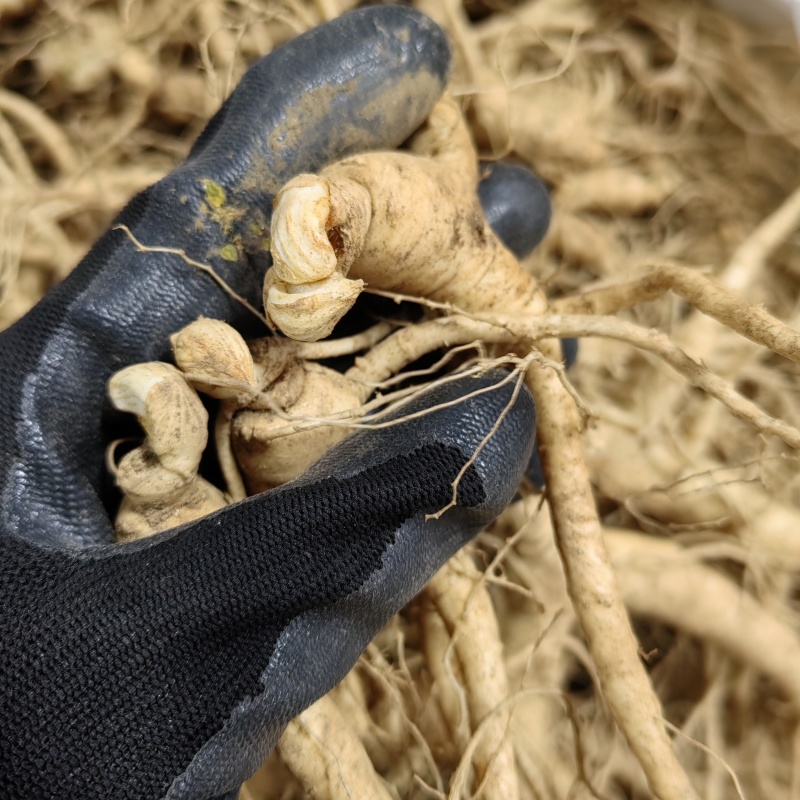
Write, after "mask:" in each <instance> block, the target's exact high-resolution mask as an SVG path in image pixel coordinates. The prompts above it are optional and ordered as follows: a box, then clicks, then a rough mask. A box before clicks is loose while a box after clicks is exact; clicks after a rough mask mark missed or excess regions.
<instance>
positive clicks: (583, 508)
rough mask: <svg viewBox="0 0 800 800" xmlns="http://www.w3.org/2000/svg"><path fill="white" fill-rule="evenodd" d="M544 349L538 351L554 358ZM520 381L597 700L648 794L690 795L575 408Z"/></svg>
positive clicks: (545, 382)
mask: <svg viewBox="0 0 800 800" xmlns="http://www.w3.org/2000/svg"><path fill="white" fill-rule="evenodd" d="M550 350H551V352H550V353H547V351H545V354H546V355H548V354H549V355H551V356H555V357H557V354H556V353H555V352H553V351H554V350H555V348H554V347H552V346H551V347H550ZM527 379H528V385H529V387H530V389H531V391H532V392H533V395H534V397H535V398H536V408H537V435H538V439H539V452H540V454H541V458H542V466H543V468H544V473H545V478H546V481H547V496H548V499H549V501H550V508H551V513H552V515H553V522H554V527H555V532H556V542H557V545H558V550H559V553H560V554H561V559H562V562H563V564H564V573H565V575H566V581H567V591H568V593H569V596H570V599H571V600H572V605H573V608H574V609H575V613H576V614H577V616H578V619H579V620H580V623H581V628H582V629H583V632H584V634H585V636H586V640H587V643H588V646H589V652H590V653H591V655H592V660H593V662H594V664H595V667H596V670H597V679H598V681H599V684H600V688H601V691H602V692H603V696H604V697H605V698H606V700H607V702H608V704H609V707H610V708H611V710H612V713H613V714H614V716H615V718H616V720H617V723H618V724H619V726H620V729H621V730H622V732H623V733H624V734H625V738H626V739H627V740H628V745H629V746H630V748H631V750H632V751H633V752H634V754H635V755H636V757H637V758H638V760H639V762H640V763H641V765H642V768H643V769H644V771H645V774H646V775H647V780H648V783H649V784H650V787H651V788H652V790H653V792H654V793H655V794H656V795H657V796H658V797H659V798H662V800H673V799H674V800H688V799H689V798H696V797H697V794H696V793H695V791H694V789H693V788H692V786H691V784H690V783H689V780H688V778H687V776H686V773H685V772H684V771H683V768H682V767H681V765H680V764H679V763H678V761H677V759H676V758H675V753H674V751H673V749H672V743H671V741H670V739H669V737H668V736H667V731H666V728H665V726H664V722H663V718H662V711H661V706H660V703H659V701H658V698H657V697H656V695H655V693H654V692H653V688H652V686H651V685H650V680H649V678H648V676H647V673H646V671H645V669H644V666H643V665H642V662H641V660H640V658H639V653H638V642H637V640H636V637H635V635H634V633H633V630H632V629H631V626H630V621H629V620H628V616H627V613H626V611H625V607H624V605H623V603H622V598H621V596H620V593H619V589H618V587H617V584H616V579H615V577H614V571H613V569H612V567H611V562H610V559H609V556H608V553H607V551H606V548H605V545H604V543H603V534H602V530H601V528H600V521H599V519H598V516H597V510H596V508H595V504H594V496H593V495H592V490H591V483H590V480H589V472H588V469H587V467H586V461H585V458H584V455H583V445H582V443H581V438H580V430H581V423H580V418H579V416H578V410H577V408H576V407H575V404H574V403H573V401H572V398H571V397H570V396H569V395H568V394H567V393H566V391H565V390H564V388H563V386H562V385H561V383H560V382H559V380H558V378H557V377H556V376H555V375H554V374H553V373H552V372H548V371H547V370H543V369H535V368H534V369H532V370H530V371H529V372H528V378H527Z"/></svg>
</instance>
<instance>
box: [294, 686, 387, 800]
mask: <svg viewBox="0 0 800 800" xmlns="http://www.w3.org/2000/svg"><path fill="white" fill-rule="evenodd" d="M278 752H279V753H280V756H281V758H282V759H283V762H284V764H286V766H287V767H288V768H289V769H290V770H291V772H292V773H293V774H294V776H295V777H296V778H297V779H298V780H299V781H300V783H301V784H302V786H303V788H304V789H305V791H306V792H307V793H308V795H309V796H310V797H313V798H319V800H353V798H356V797H363V798H367V797H369V798H375V799H376V800H392V796H391V794H389V792H388V791H387V790H386V787H385V786H384V785H383V783H382V782H381V780H380V778H379V777H378V776H377V774H376V773H375V770H374V768H373V766H372V762H371V761H370V759H369V756H368V755H367V753H366V751H365V750H364V746H363V745H362V744H361V742H360V741H359V739H358V737H357V736H356V735H355V734H354V733H353V732H352V730H351V729H350V727H349V726H348V725H347V723H346V722H345V720H344V718H343V717H342V715H341V713H340V712H339V710H338V708H337V707H336V704H335V703H334V702H333V700H331V699H330V697H327V696H326V697H323V698H322V699H320V700H318V701H317V702H316V703H315V704H314V705H313V706H311V707H310V708H308V709H306V710H305V711H304V712H303V713H302V714H300V716H299V717H297V718H296V719H294V720H293V721H292V722H290V723H289V725H287V727H286V730H285V731H284V734H283V736H282V737H281V740H280V742H279V743H278Z"/></svg>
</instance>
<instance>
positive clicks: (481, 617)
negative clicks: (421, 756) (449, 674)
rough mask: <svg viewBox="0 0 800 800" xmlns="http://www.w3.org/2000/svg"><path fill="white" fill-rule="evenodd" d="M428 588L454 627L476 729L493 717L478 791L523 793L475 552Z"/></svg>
mask: <svg viewBox="0 0 800 800" xmlns="http://www.w3.org/2000/svg"><path fill="white" fill-rule="evenodd" d="M425 594H426V596H427V597H429V598H430V600H431V601H432V603H433V605H434V606H435V608H436V610H437V611H438V613H439V615H440V616H441V617H442V619H443V620H444V622H445V625H446V626H447V629H448V631H449V633H450V636H451V641H452V647H453V650H454V651H455V654H456V656H457V657H458V662H459V665H460V667H461V674H462V676H463V679H464V689H465V695H466V701H467V711H468V713H469V722H470V725H471V728H472V730H473V731H474V730H475V728H477V726H478V725H480V724H481V723H482V722H484V720H487V721H486V726H488V728H487V729H485V731H484V733H483V736H482V737H481V739H480V742H479V744H478V745H477V747H476V749H475V752H474V756H473V763H474V766H475V778H476V782H475V787H474V791H475V792H478V790H479V788H480V790H481V791H482V796H483V797H485V798H487V800H512V799H513V798H518V797H519V785H518V782H517V769H516V765H515V762H514V748H513V740H512V737H511V730H510V727H509V726H510V714H511V712H510V709H506V710H505V711H503V712H501V713H492V712H493V711H494V710H495V709H496V708H497V707H498V706H500V705H501V704H502V703H503V702H504V701H505V700H506V699H507V698H508V678H507V677H506V671H505V664H504V663H503V645H502V643H501V641H500V633H499V627H498V623H497V617H496V616H495V612H494V607H493V605H492V601H491V598H490V596H489V592H488V588H487V586H486V584H485V583H484V582H483V581H482V575H481V573H480V572H479V571H478V569H477V568H476V567H475V565H474V564H473V563H472V561H471V558H470V556H469V554H468V553H467V552H465V551H464V550H462V551H461V552H459V553H457V554H456V555H455V556H453V558H451V559H450V561H448V563H447V564H445V566H444V567H442V569H441V570H439V572H438V573H436V575H434V577H433V578H432V579H431V581H430V583H429V584H428V586H427V588H426V589H425ZM445 679H447V678H445ZM490 714H491V717H490V718H489V719H487V717H489V715H490Z"/></svg>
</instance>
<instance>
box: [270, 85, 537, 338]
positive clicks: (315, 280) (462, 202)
mask: <svg viewBox="0 0 800 800" xmlns="http://www.w3.org/2000/svg"><path fill="white" fill-rule="evenodd" d="M413 149H414V150H415V153H414V154H409V153H374V154H366V155H361V156H355V157H353V158H349V159H345V160H344V161H340V162H338V163H336V164H334V165H332V166H330V167H328V168H327V169H325V170H324V171H323V173H322V175H321V176H320V177H318V178H315V177H314V176H309V175H302V176H299V177H298V178H296V179H294V180H293V181H291V182H290V183H288V184H287V185H286V186H285V187H284V189H283V190H282V192H281V194H280V195H279V197H278V199H277V201H276V207H275V213H274V216H273V239H272V252H273V258H274V259H275V261H276V264H277V266H276V267H273V269H272V270H271V272H270V275H268V279H267V282H266V284H265V296H264V302H265V307H266V309H267V313H268V316H270V318H271V319H272V320H273V321H274V322H275V323H276V324H278V325H279V326H281V325H283V326H284V327H283V328H282V329H283V330H284V331H285V332H286V333H288V334H289V335H292V336H294V337H295V338H298V339H300V340H302V341H313V340H314V339H316V338H322V337H324V336H325V335H327V334H328V333H329V332H330V330H331V329H332V326H333V324H335V321H336V320H338V319H339V318H340V317H341V315H342V314H343V313H344V312H345V311H346V310H347V309H348V308H349V307H350V305H351V304H352V301H353V300H354V299H355V296H353V297H352V299H350V295H349V294H347V292H346V291H345V289H344V288H343V285H342V283H341V279H343V278H344V277H345V276H348V277H347V280H348V281H363V282H364V283H366V284H367V285H369V286H375V287H379V288H381V289H384V290H390V291H402V292H405V293H408V294H415V295H421V296H424V297H428V298H431V299H433V300H437V299H441V300H447V301H448V302H450V303H453V304H454V305H457V306H458V307H460V308H463V309H465V310H467V311H477V310H481V309H485V308H487V307H493V306H501V307H504V308H506V309H508V308H509V306H512V307H514V308H519V309H520V310H523V309H524V310H526V311H527V312H531V313H541V312H542V311H544V308H545V302H544V296H543V295H542V294H541V292H540V290H539V288H538V286H537V284H536V281H535V280H534V279H533V278H532V277H531V276H529V275H527V274H526V273H525V272H523V271H522V270H521V269H519V265H518V264H517V261H516V259H515V258H514V257H513V255H512V254H511V253H510V252H509V251H508V250H506V249H505V247H503V245H502V244H501V243H500V241H499V239H498V238H497V237H496V236H495V234H494V233H493V232H492V230H491V228H490V227H489V225H488V224H487V222H486V220H485V218H484V216H483V212H482V210H481V207H480V203H479V202H478V199H477V195H476V193H475V186H476V184H477V166H476V163H477V162H476V156H475V151H474V148H473V146H472V144H471V142H470V139H469V134H468V131H467V129H466V125H465V124H464V122H463V119H462V118H461V115H460V112H459V110H458V108H457V107H456V106H455V104H454V102H453V101H452V100H450V99H449V98H445V99H443V100H442V101H441V102H440V104H439V105H438V106H437V107H436V109H434V112H433V113H432V115H431V119H430V120H429V122H428V126H427V128H426V129H425V130H423V132H422V133H420V134H419V135H418V137H417V139H416V142H415V143H414V145H413ZM325 212H327V214H326V213H325ZM348 226H349V227H348ZM351 229H355V230H357V234H354V233H353V232H352V230H351ZM334 279H335V282H334V283H331V284H329V283H327V282H329V281H332V280H334ZM356 288H357V290H358V291H360V290H361V286H360V285H359V286H357V287H356V286H355V285H354V287H353V291H354V292H355V291H356ZM331 294H332V296H333V301H332V303H331V304H330V306H329V308H330V315H331V317H333V318H334V319H332V320H325V319H324V314H323V312H322V311H321V308H322V304H323V303H324V302H326V295H331ZM356 294H357V292H356ZM329 299H330V298H329ZM287 323H288V324H289V325H290V327H291V331H292V332H290V331H289V330H287V329H286V327H285V325H286V324H287Z"/></svg>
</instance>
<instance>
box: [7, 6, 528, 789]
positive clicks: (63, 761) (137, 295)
mask: <svg viewBox="0 0 800 800" xmlns="http://www.w3.org/2000/svg"><path fill="white" fill-rule="evenodd" d="M448 62H449V55H448V51H447V46H446V43H445V41H444V38H443V35H442V33H441V31H439V30H438V29H437V28H436V27H435V26H434V25H433V23H431V22H430V21H429V20H427V19H426V18H425V17H422V16H421V15H420V14H418V13H416V12H414V11H412V10H410V9H406V8H401V7H392V6H384V7H376V8H371V9H367V10H364V11H359V12H354V13H352V14H350V15H348V16H346V17H344V18H341V19H339V20H337V21H335V22H332V23H330V24H328V25H326V26H323V27H321V28H318V29H316V30H313V31H311V32H309V33H308V34H306V35H304V36H301V37H299V38H298V39H296V40H294V41H292V42H291V43H289V44H288V45H286V46H284V47H283V48H281V49H279V50H277V51H276V52H274V53H273V54H271V55H270V56H268V57H267V58H265V59H263V60H262V61H261V62H260V63H258V64H257V65H255V66H254V67H253V68H252V69H251V70H250V71H249V72H248V73H247V75H246V76H245V77H244V79H243V80H242V82H241V84H240V86H239V87H238V89H237V90H236V92H235V93H234V95H233V96H232V97H231V98H230V99H229V100H228V101H227V102H226V103H225V105H224V106H223V107H222V109H221V110H220V111H219V113H218V114H217V115H216V116H215V117H214V119H213V120H212V121H211V123H210V124H209V126H208V128H207V129H206V131H205V132H204V133H203V135H202V136H201V137H200V139H199V140H198V142H197V144H196V145H195V147H194V149H193V150H192V152H191V154H190V156H189V158H188V159H187V160H186V162H185V163H184V164H183V165H181V166H180V167H179V168H178V169H177V170H176V171H175V172H173V173H172V174H171V175H169V176H167V177H166V178H165V179H164V180H162V181H160V182H159V183H157V184H156V185H155V186H153V187H151V188H150V189H148V190H146V191H144V192H143V193H142V194H140V195H139V196H137V197H136V198H135V199H134V200H133V201H132V202H131V203H130V204H129V205H128V207H127V208H126V209H125V210H124V211H123V212H122V213H121V214H120V216H119V217H118V219H117V224H124V225H126V226H128V228H129V229H130V231H131V232H132V233H133V234H134V235H135V237H136V238H137V239H139V240H140V241H141V242H143V243H144V244H147V245H159V246H169V247H174V248H180V249H182V250H184V251H185V253H186V255H187V256H189V257H190V258H194V259H196V260H199V261H203V262H210V263H212V264H213V266H214V268H215V270H216V271H217V272H218V273H219V274H220V275H221V276H222V277H223V278H224V279H225V280H226V281H227V282H228V283H229V284H230V285H231V286H232V287H233V288H234V289H235V290H236V291H237V292H238V293H239V294H240V295H243V296H244V297H246V298H248V299H249V300H250V301H251V302H252V303H256V302H257V298H258V297H260V294H261V283H262V279H263V276H264V272H265V270H266V269H267V268H268V266H269V256H268V251H267V249H265V241H266V240H267V239H268V236H269V214H270V210H271V201H272V196H273V194H274V193H275V192H276V191H277V190H278V189H279V188H280V186H281V185H282V184H283V183H284V182H285V181H286V180H287V179H289V178H290V177H292V176H293V175H294V174H296V173H298V172H303V171H313V170H315V169H318V168H319V167H320V166H321V165H323V164H324V163H326V162H328V161H331V160H333V159H335V158H339V157H341V156H343V155H345V154H347V153H351V152H354V151H358V150H364V149H368V148H376V147H383V148H388V147H394V146H396V145H397V144H399V143H400V142H401V141H402V140H403V139H405V138H406V137H407V136H408V135H409V134H410V133H411V132H412V131H413V130H414V129H415V127H417V126H418V125H419V124H420V122H422V120H423V119H424V118H425V116H426V115H427V113H428V112H429V111H430V109H431V107H432V106H433V104H434V102H435V101H436V99H437V97H438V95H439V93H440V91H441V89H442V87H443V84H444V81H445V78H446V73H447V69H448ZM201 314H202V315H205V316H208V317H215V318H219V319H225V320H227V321H229V322H231V323H232V324H234V325H235V326H237V327H238V328H239V329H240V330H244V331H247V328H248V325H249V324H250V323H251V319H250V317H249V316H248V312H247V311H245V310H243V308H242V306H241V305H240V304H238V303H237V302H236V301H234V300H232V299H231V298H230V296H229V295H228V294H226V293H224V292H223V291H222V290H221V289H220V288H219V287H218V286H217V284H216V283H214V282H213V281H212V280H211V279H210V278H209V276H208V275H206V274H204V273H202V272H200V271H199V270H197V269H196V268H195V267H193V266H191V265H190V264H188V263H187V262H186V261H185V260H183V259H182V258H180V257H179V256H176V255H171V254H164V253H160V254H159V253H141V252H138V251H137V249H136V248H135V247H134V245H133V244H132V242H131V240H130V238H129V237H128V236H127V234H126V233H125V232H124V231H122V230H119V229H115V228H112V229H111V230H110V231H109V232H108V233H106V234H105V235H104V236H103V237H102V238H101V239H100V240H99V241H98V243H97V244H96V245H95V247H94V248H93V249H92V250H91V252H90V253H89V254H88V255H87V257H86V258H85V259H84V261H83V262H82V263H81V264H80V265H79V267H78V268H77V269H76V270H75V271H74V272H73V273H72V274H71V275H70V276H69V278H67V279H66V280H65V281H64V282H63V283H62V284H61V285H60V286H58V287H57V288H56V289H55V290H53V291H52V292H51V293H50V294H48V295H47V296H46V297H45V298H44V299H43V300H42V301H41V303H39V305H38V306H36V307H35V308H34V309H33V310H32V311H31V312H30V313H29V314H28V315H27V316H26V317H24V318H23V319H22V320H20V321H19V322H18V323H17V324H16V325H14V326H13V327H12V328H10V329H9V330H8V331H6V332H4V333H3V334H2V335H1V336H0V376H1V377H2V382H1V383H0V420H1V422H0V609H2V610H0V797H2V798H26V800H27V798H34V797H35V798H39V799H40V800H44V798H81V799H82V800H90V798H103V800H107V799H108V798H115V800H116V799H118V800H124V798H131V799H132V800H150V799H151V798H152V799H155V798H182V799H183V800H186V799H188V798H195V799H196V798H233V797H235V796H236V793H237V791H238V789H239V786H240V784H241V782H242V781H243V780H244V779H246V778H247V777H248V776H249V775H251V774H252V773H253V772H254V771H255V769H256V768H257V767H258V765H259V764H260V762H261V760H262V759H263V758H264V757H265V756H266V754H267V753H268V752H269V750H270V749H271V748H272V747H273V746H274V745H275V743H276V741H277V739H278V737H279V736H280V734H281V731H282V730H283V728H284V726H285V725H286V723H287V722H288V721H289V720H290V719H291V718H292V717H293V716H295V715H296V714H297V713H299V712H300V711H301V710H302V709H303V708H305V707H307V706H308V705H310V704H311V703H313V702H314V701H315V700H316V699H317V698H319V697H320V696H321V695H323V694H324V693H325V692H327V691H328V690H329V689H330V688H331V687H333V686H334V685H335V684H336V683H337V682H338V681H339V680H340V679H341V678H342V677H343V676H344V675H345V673H346V672H347V670H348V669H349V668H350V667H351V665H352V664H353V662H354V661H355V660H356V658H357V657H358V655H359V654H360V653H361V651H362V649H363V648H364V647H365V646H366V645H367V643H368V642H369V641H370V639H371V637H372V636H373V635H374V634H375V632H376V631H377V630H378V629H379V628H380V627H381V626H382V625H383V624H384V623H385V622H386V621H387V620H388V619H389V618H390V617H391V616H392V615H393V614H394V613H395V612H396V611H397V610H398V609H399V608H400V607H401V606H402V605H403V604H404V603H406V602H407V601H408V600H409V599H410V598H411V597H412V596H413V595H414V594H415V593H416V592H417V591H418V590H419V589H420V588H421V587H422V586H423V585H424V583H425V582H426V581H427V580H428V579H429V578H430V576H431V575H432V574H433V572H434V571H435V570H436V569H437V568H438V567H439V566H440V565H441V564H442V563H443V562H444V561H445V560H446V559H447V558H448V557H449V556H450V555H451V554H452V553H453V552H455V551H456V550H457V549H458V548H459V547H460V546H461V545H463V544H464V543H465V542H466V541H468V540H469V539H470V538H471V537H472V536H473V535H474V534H475V533H476V532H477V531H478V530H480V529H481V528H482V527H483V526H484V525H486V524H487V523H488V522H489V521H490V520H491V519H492V518H493V517H494V516H496V515H497V514H498V513H499V512H500V510H501V509H502V508H503V506H504V505H505V504H506V503H507V502H508V501H509V500H510V498H511V497H512V495H513V492H514V490H515V488H516V486H517V483H518V481H519V479H520V476H521V473H522V470H523V468H524V466H525V464H526V462H527V460H528V457H529V454H530V450H531V446H532V444H531V443H532V433H533V407H532V401H531V399H530V396H529V395H528V394H527V393H526V392H522V393H521V394H520V396H519V399H518V400H517V401H516V403H515V404H514V405H513V407H512V408H511V409H510V410H509V412H508V414H507V415H506V417H505V418H504V420H503V422H502V425H501V426H500V428H499V430H498V431H497V433H496V434H495V435H494V436H493V437H492V438H491V440H490V441H489V442H488V444H487V445H486V446H485V447H484V448H483V449H482V450H481V451H480V453H479V455H478V456H477V458H476V459H475V461H474V463H473V464H472V465H471V466H470V467H469V468H468V469H467V470H466V473H465V474H464V476H463V478H462V479H461V481H460V484H459V492H458V505H457V507H455V508H453V509H451V510H449V511H447V512H446V513H445V514H444V515H443V516H442V517H441V518H439V519H430V520H426V518H425V515H426V514H427V513H430V512H434V511H437V510H438V509H440V508H441V507H442V506H444V505H446V504H447V503H448V502H449V500H450V497H451V482H452V481H453V480H454V479H455V477H456V475H457V474H458V472H459V470H460V469H461V468H462V467H463V466H464V464H465V463H466V462H467V460H468V459H469V457H470V456H471V455H472V454H473V452H474V451H475V450H476V448H477V446H478V444H479V442H480V441H481V439H482V438H483V437H484V436H485V435H486V433H487V432H488V431H489V430H490V428H491V426H492V424H493V423H494V422H495V420H496V419H497V417H498V416H499V415H500V414H501V412H502V411H503V409H504V407H505V406H506V404H507V403H508V402H509V399H510V392H511V389H510V387H509V386H505V387H503V388H502V389H498V390H495V391H491V392H488V393H485V394H482V395H480V396H476V397H473V398H471V399H469V400H466V401H465V402H463V403H461V404H457V405H455V406H453V407H448V408H444V409H440V410H436V411H434V412H433V413H431V414H429V415H426V416H422V417H420V418H418V419H416V420H414V421H409V422H405V423H402V424H400V425H398V426H396V427H391V428H387V429H385V430H380V431H373V432H363V433H358V434H356V435H354V436H352V437H351V438H349V439H347V440H345V441H344V442H343V443H341V444H340V445H338V446H337V447H335V448H334V449H333V450H331V451H330V453H329V454H328V455H327V456H326V457H325V458H324V459H323V460H322V461H320V462H319V463H318V464H317V465H315V466H314V467H313V468H312V469H311V470H310V471H309V472H308V473H307V474H306V475H304V476H303V477H301V478H300V479H298V480H297V481H294V482H293V483H291V484H289V485H286V486H284V487H282V488H280V489H276V490H274V491H272V492H268V493H265V494H262V495H258V496H256V497H252V498H249V499H247V500H245V501H243V502H241V503H239V504H236V505H233V506H229V507H227V508H225V509H223V510H221V511H219V512H217V513H215V514H213V515H211V516H209V517H206V518H204V519H201V520H199V521H197V522H195V523H192V524H190V525H187V526H184V527H181V528H179V529H175V530H172V531H167V532H165V533H163V534H160V535H157V536H155V537H153V538H151V539H148V540H145V541H140V542H135V543H130V544H125V545H114V544H112V543H111V542H112V528H111V523H110V521H109V517H108V514H107V512H106V509H105V507H104V505H103V500H104V488H103V487H104V480H105V479H104V476H103V450H104V447H105V445H106V444H107V442H108V438H109V436H110V430H109V424H110V419H111V416H112V415H111V412H110V411H109V409H108V404H107V402H106V401H105V399H104V398H105V386H106V381H107V380H108V378H109V376H110V375H111V374H112V373H113V372H114V371H116V370H118V369H119V368H121V367H123V366H126V365H128V364H131V363H134V362H139V361H148V360H153V359H159V358H163V357H165V356H166V353H167V350H168V336H169V334H171V333H172V332H174V331H175V330H177V329H179V328H181V327H183V326H184V325H186V324H187V323H189V322H190V321H192V320H193V319H195V318H196V317H197V316H199V315H201ZM493 381H497V375H496V374H495V375H488V376H486V377H485V378H482V379H480V380H477V381H476V380H468V381H465V380H462V381H460V382H457V383H453V384H449V385H448V386H447V387H446V388H440V389H439V390H438V391H435V392H433V393H431V394H430V395H428V396H427V397H426V398H425V399H424V401H420V402H419V403H418V404H417V408H422V407H430V406H433V405H435V404H439V403H442V402H444V401H450V400H453V399H456V398H458V397H460V396H462V395H464V394H465V393H467V392H469V391H472V390H474V389H475V388H479V387H481V386H487V385H489V384H491V383H492V382H493ZM406 410H408V409H406ZM412 410H413V409H412Z"/></svg>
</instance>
